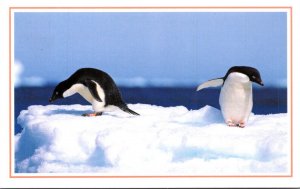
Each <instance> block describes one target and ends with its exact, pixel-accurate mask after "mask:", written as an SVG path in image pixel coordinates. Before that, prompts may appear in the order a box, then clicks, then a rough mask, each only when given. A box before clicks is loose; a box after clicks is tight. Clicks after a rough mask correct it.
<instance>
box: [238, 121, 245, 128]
mask: <svg viewBox="0 0 300 189" xmlns="http://www.w3.org/2000/svg"><path fill="white" fill-rule="evenodd" d="M236 126H237V127H240V128H244V127H245V126H246V123H245V122H240V123H238V124H237V125H236Z"/></svg>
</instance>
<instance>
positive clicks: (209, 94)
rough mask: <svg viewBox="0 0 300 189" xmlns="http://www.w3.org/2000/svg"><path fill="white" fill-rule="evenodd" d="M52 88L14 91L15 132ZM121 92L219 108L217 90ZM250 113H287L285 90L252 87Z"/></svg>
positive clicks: (73, 100) (140, 99)
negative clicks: (21, 118)
mask: <svg viewBox="0 0 300 189" xmlns="http://www.w3.org/2000/svg"><path fill="white" fill-rule="evenodd" d="M53 89H54V87H53V86H48V87H19V88H16V89H15V123H16V124H15V133H19V132H21V130H22V128H21V127H20V126H19V125H17V122H16V118H17V117H18V115H19V114H20V112H21V110H25V109H27V107H28V106H30V105H48V104H49V102H48V100H49V98H50V96H51V94H52V91H53ZM120 91H121V93H122V96H123V98H124V100H125V102H127V103H132V104H135V103H143V104H152V105H159V106H179V105H183V106H185V107H187V108H188V109H199V108H201V107H203V106H205V105H210V106H213V107H216V108H218V109H219V93H220V89H205V90H202V91H200V92H196V91H195V88H185V87H182V88H179V87H178V88H168V87H147V88H139V87H137V88H124V87H121V88H120ZM253 103H254V106H253V110H252V111H253V112H254V113H255V114H271V113H272V114H275V113H286V112H287V89H285V88H266V87H263V88H254V89H253ZM54 104H61V105H66V104H83V105H88V102H86V101H85V100H84V99H83V98H82V97H81V96H79V95H78V94H76V95H73V96H71V97H68V98H66V99H61V100H57V101H56V102H55V103H54Z"/></svg>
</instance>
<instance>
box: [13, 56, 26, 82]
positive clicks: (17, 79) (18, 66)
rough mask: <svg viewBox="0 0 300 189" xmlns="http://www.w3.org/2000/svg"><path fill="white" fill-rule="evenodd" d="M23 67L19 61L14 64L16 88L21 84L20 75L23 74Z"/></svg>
mask: <svg viewBox="0 0 300 189" xmlns="http://www.w3.org/2000/svg"><path fill="white" fill-rule="evenodd" d="M23 69H24V68H23V65H22V63H21V62H20V61H19V60H15V64H14V77H15V78H14V79H15V80H14V84H15V86H16V87H18V86H20V84H21V74H22V72H23Z"/></svg>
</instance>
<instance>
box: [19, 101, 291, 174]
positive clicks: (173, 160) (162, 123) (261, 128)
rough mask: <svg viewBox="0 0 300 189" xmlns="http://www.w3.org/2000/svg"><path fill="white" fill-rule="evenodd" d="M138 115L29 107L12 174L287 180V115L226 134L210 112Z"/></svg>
mask: <svg viewBox="0 0 300 189" xmlns="http://www.w3.org/2000/svg"><path fill="white" fill-rule="evenodd" d="M129 107H130V108H131V109H132V110H134V111H136V112H138V113H140V114H141V115H140V116H133V115H130V114H127V113H125V112H122V111H121V110H120V111H119V110H118V111H114V112H108V113H104V114H103V115H102V116H98V117H82V116H81V114H83V113H86V112H91V111H92V109H91V106H83V105H60V106H59V105H48V106H41V105H33V106H30V107H28V109H27V110H23V111H22V112H21V113H20V115H19V117H18V124H20V125H21V126H22V127H23V131H22V133H20V134H18V135H16V136H15V171H16V172H17V173H35V172H38V173H97V174H101V175H243V174H244V175H249V174H250V175H251V174H253V175H255V174H288V172H289V164H290V162H289V159H290V158H289V149H290V147H289V141H290V140H289V132H290V131H289V128H290V126H289V123H288V116H287V114H286V113H282V114H270V115H254V114H251V116H250V119H249V122H248V125H247V126H246V127H245V128H237V127H228V126H226V125H225V124H224V122H223V118H222V115H221V112H220V111H219V110H218V109H215V108H213V107H211V106H205V107H202V108H200V109H198V110H188V109H187V108H185V107H183V106H177V107H161V106H154V105H147V104H130V105H129Z"/></svg>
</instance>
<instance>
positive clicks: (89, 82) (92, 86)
mask: <svg viewBox="0 0 300 189" xmlns="http://www.w3.org/2000/svg"><path fill="white" fill-rule="evenodd" d="M84 83H85V85H86V86H87V88H88V89H89V91H90V93H91V95H92V96H93V97H94V98H95V99H96V100H98V101H99V102H102V100H101V98H100V97H99V94H98V91H97V84H96V83H95V82H94V81H92V80H89V79H87V80H85V81H84Z"/></svg>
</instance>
